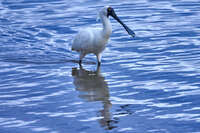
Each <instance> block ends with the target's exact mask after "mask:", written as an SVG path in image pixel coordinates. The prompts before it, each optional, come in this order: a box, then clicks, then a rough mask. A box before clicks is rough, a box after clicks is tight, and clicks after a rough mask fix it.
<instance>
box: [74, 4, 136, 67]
mask: <svg viewBox="0 0 200 133" xmlns="http://www.w3.org/2000/svg"><path fill="white" fill-rule="evenodd" d="M109 16H112V17H113V18H114V19H116V20H117V21H118V22H119V23H120V24H121V25H122V26H123V27H124V28H125V30H126V31H127V32H128V34H130V35H131V36H133V37H134V36H135V33H134V32H133V31H132V30H131V29H129V28H128V27H127V26H126V25H125V24H124V23H123V22H122V21H121V20H120V19H119V18H118V17H117V15H116V14H115V11H114V9H113V8H112V7H110V6H106V7H104V8H102V9H101V10H100V12H99V17H100V20H101V22H102V24H103V28H86V29H81V30H80V31H79V32H78V34H77V35H76V36H75V38H74V40H73V41H72V50H74V51H77V52H79V53H80V55H79V64H80V65H81V63H82V59H83V58H84V57H85V55H87V54H90V53H93V54H95V55H96V57H97V61H98V66H99V65H100V64H101V57H102V51H103V50H104V49H105V47H106V44H107V42H108V40H109V37H110V35H111V33H112V25H111V23H110V20H109Z"/></svg>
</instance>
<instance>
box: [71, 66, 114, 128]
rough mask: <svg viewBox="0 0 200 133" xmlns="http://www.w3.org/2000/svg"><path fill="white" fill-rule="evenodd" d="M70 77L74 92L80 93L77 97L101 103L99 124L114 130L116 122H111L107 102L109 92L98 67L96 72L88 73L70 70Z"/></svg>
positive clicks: (109, 106) (108, 101)
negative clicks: (72, 80) (72, 81)
mask: <svg viewBox="0 0 200 133" xmlns="http://www.w3.org/2000/svg"><path fill="white" fill-rule="evenodd" d="M72 76H73V78H74V85H75V87H76V90H78V91H79V92H80V94H79V97H80V98H82V99H84V100H86V101H89V102H92V101H101V102H102V104H103V109H102V110H100V111H99V114H100V115H101V117H102V119H100V120H99V123H100V125H101V126H102V127H104V128H105V129H107V130H111V129H113V128H115V126H113V124H115V123H117V121H116V120H112V116H111V114H110V108H111V102H110V100H109V90H108V85H107V82H106V81H105V78H104V77H103V76H102V75H101V72H100V66H98V67H97V69H96V71H88V70H85V69H83V67H82V66H81V65H80V68H79V69H78V68H72Z"/></svg>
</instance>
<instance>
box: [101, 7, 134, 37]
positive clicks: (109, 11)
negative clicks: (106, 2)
mask: <svg viewBox="0 0 200 133" xmlns="http://www.w3.org/2000/svg"><path fill="white" fill-rule="evenodd" d="M99 15H100V16H101V17H107V18H108V17H109V16H112V17H113V18H114V19H115V20H117V21H118V22H119V23H120V24H121V25H122V26H123V27H124V28H125V30H126V31H127V32H128V34H129V35H131V36H132V37H135V33H134V32H133V31H132V30H131V29H130V28H129V27H128V26H126V25H125V24H124V23H123V22H122V21H121V20H120V19H119V17H118V16H117V15H116V13H115V11H114V9H113V8H112V7H111V6H105V7H103V8H102V9H101V11H100V14H99Z"/></svg>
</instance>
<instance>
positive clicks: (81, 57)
mask: <svg viewBox="0 0 200 133" xmlns="http://www.w3.org/2000/svg"><path fill="white" fill-rule="evenodd" d="M84 57H85V54H84V53H80V55H79V65H81V64H82V59H83V58H84Z"/></svg>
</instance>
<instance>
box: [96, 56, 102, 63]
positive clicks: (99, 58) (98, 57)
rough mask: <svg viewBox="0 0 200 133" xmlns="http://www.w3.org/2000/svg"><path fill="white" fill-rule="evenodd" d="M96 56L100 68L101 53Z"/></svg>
mask: <svg viewBox="0 0 200 133" xmlns="http://www.w3.org/2000/svg"><path fill="white" fill-rule="evenodd" d="M96 56H97V61H98V66H100V65H101V57H102V55H101V53H98V54H96Z"/></svg>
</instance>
